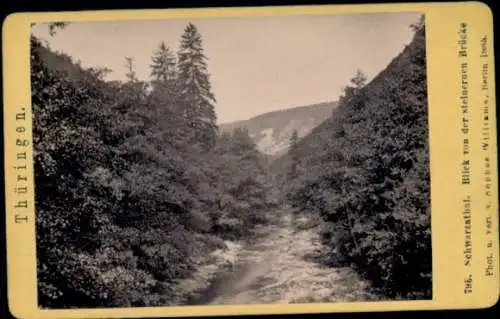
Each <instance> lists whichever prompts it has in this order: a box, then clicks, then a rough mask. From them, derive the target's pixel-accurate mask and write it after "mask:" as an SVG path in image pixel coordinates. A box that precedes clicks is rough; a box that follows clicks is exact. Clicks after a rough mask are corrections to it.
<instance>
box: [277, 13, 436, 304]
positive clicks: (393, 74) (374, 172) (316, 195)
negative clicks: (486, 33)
mask: <svg viewBox="0 0 500 319" xmlns="http://www.w3.org/2000/svg"><path fill="white" fill-rule="evenodd" d="M411 27H412V28H413V29H414V31H415V35H414V38H413V41H412V42H411V43H410V44H409V45H408V46H407V47H406V48H405V49H404V51H403V52H402V53H401V54H400V55H399V56H398V57H396V58H395V59H394V60H393V61H392V62H391V63H390V65H389V66H388V67H387V68H386V69H385V70H384V71H382V72H381V73H380V74H379V75H378V76H377V77H376V78H375V79H373V81H371V82H370V83H369V84H366V85H365V81H366V77H364V76H363V75H362V73H357V75H356V76H355V77H354V78H353V80H352V81H351V85H350V86H348V87H347V88H346V89H345V90H344V95H343V96H342V98H341V99H340V102H339V106H338V107H337V108H336V109H334V111H333V116H332V117H331V118H329V119H328V120H327V121H326V122H324V123H323V124H322V125H320V126H319V127H317V128H315V129H314V130H313V132H312V133H311V134H310V135H309V136H306V137H305V138H303V139H302V140H301V141H299V142H294V143H292V145H293V147H292V148H291V149H290V152H289V155H288V163H289V168H288V170H289V171H290V173H289V174H288V176H291V178H289V179H287V181H286V183H285V184H286V187H287V188H286V192H285V193H286V198H287V199H288V200H289V202H290V203H291V204H292V205H293V206H294V207H295V208H296V210H298V211H301V212H305V213H311V214H317V215H319V216H321V217H322V220H323V222H324V223H323V225H322V237H323V240H324V242H325V244H326V245H327V246H329V247H330V248H331V250H330V253H329V254H328V256H327V258H328V259H329V260H330V262H331V263H336V264H339V263H340V264H347V265H354V266H355V267H356V268H357V269H358V270H359V271H360V272H361V273H362V274H364V275H365V276H366V277H367V278H368V279H370V280H371V281H372V282H373V283H374V285H375V286H376V287H377V288H378V289H379V291H380V292H381V293H382V294H384V295H386V296H388V297H389V298H403V299H422V298H431V296H432V283H431V280H432V258H431V229H430V197H429V196H430V195H429V187H430V180H429V148H428V124H427V87H426V86H427V80H426V47H425V29H424V22H423V19H421V20H420V22H419V23H417V24H415V25H412V26H411ZM297 168H301V169H300V171H299V172H297Z"/></svg>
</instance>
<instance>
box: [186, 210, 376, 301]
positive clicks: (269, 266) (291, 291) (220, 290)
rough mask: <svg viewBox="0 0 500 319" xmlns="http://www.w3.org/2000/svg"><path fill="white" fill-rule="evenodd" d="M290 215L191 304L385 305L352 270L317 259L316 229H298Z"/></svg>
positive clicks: (263, 233)
mask: <svg viewBox="0 0 500 319" xmlns="http://www.w3.org/2000/svg"><path fill="white" fill-rule="evenodd" d="M292 220H293V218H292V217H291V216H290V215H283V216H282V217H280V218H279V219H278V221H277V222H275V223H271V224H269V225H266V226H263V227H261V228H259V229H258V230H257V232H258V233H257V238H258V240H257V241H255V242H254V243H251V244H248V245H246V246H244V247H243V249H242V250H241V251H240V252H239V254H238V256H237V259H236V262H235V264H234V265H233V266H232V267H226V268H223V269H221V270H220V271H219V272H218V273H216V274H215V276H214V278H213V279H212V280H211V283H210V285H209V286H208V287H207V288H206V289H204V290H203V291H201V292H200V293H198V294H197V295H196V296H195V297H192V298H191V299H190V300H189V301H188V304H189V305H204V304H205V305H206V304H213V305H217V304H269V303H309V302H336V301H368V300H379V298H378V297H377V296H376V295H374V294H372V293H371V292H370V291H369V290H370V289H369V288H370V286H369V284H368V283H367V282H365V281H363V280H362V279H361V278H360V277H359V276H358V275H357V274H356V273H355V272H354V271H353V270H351V269H350V268H330V267H326V266H324V265H321V264H319V263H317V262H315V261H314V260H312V258H308V256H310V255H311V253H314V252H318V251H320V250H321V249H322V247H321V244H320V242H319V238H318V235H317V234H318V232H317V230H315V229H311V228H306V229H297V227H295V226H294V223H293V221H292Z"/></svg>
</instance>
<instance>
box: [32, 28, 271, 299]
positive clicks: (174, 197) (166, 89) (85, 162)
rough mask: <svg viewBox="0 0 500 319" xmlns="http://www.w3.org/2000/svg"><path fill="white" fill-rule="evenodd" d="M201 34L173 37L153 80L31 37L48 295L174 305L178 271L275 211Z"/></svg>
mask: <svg viewBox="0 0 500 319" xmlns="http://www.w3.org/2000/svg"><path fill="white" fill-rule="evenodd" d="M201 44H202V43H201V35H200V34H199V33H198V31H197V30H196V27H195V26H194V25H192V24H190V25H189V26H188V27H187V28H186V32H185V34H184V35H183V37H182V45H181V52H180V53H179V63H180V64H176V59H175V56H174V55H173V53H172V51H171V50H170V49H168V48H167V47H166V45H165V44H164V43H160V45H159V47H158V50H157V51H156V52H154V54H153V56H152V64H151V76H152V79H151V83H145V82H141V81H139V80H138V79H137V78H136V77H135V72H134V70H133V59H132V58H127V66H128V70H127V71H128V73H127V78H128V81H126V82H124V83H121V82H106V81H104V79H103V76H104V74H105V73H106V72H107V71H106V70H99V69H83V68H82V67H81V66H79V65H78V64H74V63H73V62H72V60H71V58H70V57H68V56H66V55H64V54H61V53H54V52H52V51H51V50H50V49H48V48H47V47H45V46H43V45H42V44H41V42H40V41H39V40H38V39H36V38H34V37H32V39H31V46H32V51H31V71H32V72H31V81H32V104H33V112H34V120H33V138H34V152H35V175H36V176H35V183H36V213H37V229H36V230H37V259H38V296H39V304H40V306H42V307H50V308H68V307H99V306H100V307H102V306H154V305H167V304H169V303H170V302H171V300H173V299H172V298H173V297H174V295H175V294H178V293H180V292H179V291H176V290H174V289H173V288H172V287H173V285H174V284H175V283H176V282H177V281H178V280H179V279H182V278H185V277H187V276H189V274H190V273H191V272H192V271H193V270H194V269H195V268H196V265H198V264H200V263H202V262H203V261H204V260H206V259H207V258H208V255H209V253H210V252H211V251H213V250H214V249H216V248H220V247H222V246H223V245H224V243H223V239H224V238H225V237H230V238H242V237H244V236H245V235H247V234H248V233H249V231H250V230H251V229H252V226H253V225H255V224H256V223H258V222H262V221H264V215H263V214H262V211H263V210H264V209H265V207H266V205H267V198H266V194H267V192H268V191H267V188H266V187H267V186H266V185H267V184H266V178H267V177H266V174H265V171H264V169H263V165H262V160H263V159H262V158H261V157H260V154H259V153H258V152H257V151H256V150H255V147H254V145H253V143H252V141H251V139H250V137H249V136H248V134H247V133H246V132H245V131H244V130H238V131H237V132H235V133H234V134H224V135H220V134H219V133H218V132H217V127H216V125H215V121H216V118H215V113H214V112H213V103H214V102H215V98H214V97H213V94H212V93H211V92H210V84H209V76H208V73H207V66H206V64H205V62H204V60H205V57H204V55H203V53H202V45H201Z"/></svg>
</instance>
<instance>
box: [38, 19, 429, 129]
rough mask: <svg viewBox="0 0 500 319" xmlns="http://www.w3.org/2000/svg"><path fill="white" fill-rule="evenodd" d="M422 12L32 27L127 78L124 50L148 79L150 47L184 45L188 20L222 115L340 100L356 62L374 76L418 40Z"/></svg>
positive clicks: (89, 63)
mask: <svg viewBox="0 0 500 319" xmlns="http://www.w3.org/2000/svg"><path fill="white" fill-rule="evenodd" d="M419 16H420V13H400V12H398V13H370V14H350V15H320V16H317V15H294V16H276V17H238V18H204V19H191V20H185V19H169V20H166V19H164V20H145V21H130V22H128V21H116V22H115V21H110V22H74V23H72V24H70V25H68V26H67V28H66V29H64V30H62V31H58V32H57V34H56V35H55V36H53V37H51V36H49V34H48V28H47V25H43V24H37V25H35V26H34V27H33V30H32V31H33V34H35V35H36V36H38V37H40V38H43V39H45V40H47V42H48V43H49V44H50V47H51V48H52V49H54V50H58V51H62V52H65V53H67V54H69V55H71V56H72V57H73V58H74V59H75V61H80V62H81V64H82V66H84V67H107V68H109V69H111V70H112V71H113V72H112V73H111V74H110V75H109V76H108V79H109V80H124V79H125V73H126V69H125V57H126V56H130V57H133V58H134V60H135V65H136V73H137V76H138V77H139V78H140V79H142V80H148V79H149V73H150V69H149V64H150V62H151V55H152V53H153V52H154V51H155V49H156V48H157V47H158V45H159V43H160V42H161V41H165V43H166V44H167V45H168V46H170V47H171V48H172V49H174V50H177V49H178V47H179V40H180V37H181V35H182V33H183V30H184V28H185V26H186V25H187V24H188V23H189V22H192V23H193V24H195V25H196V27H197V28H198V30H199V32H200V33H201V36H202V40H203V48H204V50H205V54H206V55H207V57H208V58H209V60H208V61H207V63H208V71H209V73H210V79H211V83H212V90H213V93H214V95H215V97H216V99H217V104H216V106H215V111H216V113H217V116H218V122H219V123H228V122H232V121H237V120H245V119H249V118H251V117H254V116H256V115H259V114H263V113H266V112H271V111H274V110H279V109H287V108H292V107H296V106H302V105H309V104H315V103H319V102H324V101H332V100H336V99H337V98H338V96H339V95H340V94H341V92H342V88H343V87H344V86H345V85H346V84H347V83H348V82H349V79H350V78H351V77H352V76H353V74H354V73H355V71H356V69H360V70H362V71H363V72H364V73H365V74H366V75H367V76H368V80H371V79H372V78H373V77H374V76H375V75H377V74H378V73H379V72H380V71H382V70H383V69H384V68H385V67H386V66H387V65H388V64H389V63H390V61H391V60H392V59H393V58H394V57H395V56H396V55H397V54H398V53H400V52H401V51H402V50H403V48H404V46H405V45H406V44H408V43H409V42H410V41H411V38H412V36H413V33H412V31H411V29H410V27H409V26H410V25H411V24H412V23H414V22H416V21H417V20H418V18H419Z"/></svg>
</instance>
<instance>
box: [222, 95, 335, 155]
mask: <svg viewBox="0 0 500 319" xmlns="http://www.w3.org/2000/svg"><path fill="white" fill-rule="evenodd" d="M335 106H336V103H335V102H325V103H318V104H313V105H307V106H299V107H293V108H289V109H285V110H279V111H273V112H268V113H264V114H260V115H258V116H255V117H253V118H251V119H248V120H245V121H237V122H232V123H225V124H221V130H223V131H225V132H232V131H233V130H234V129H236V128H241V127H244V128H246V129H247V130H248V133H249V134H250V137H252V140H253V141H254V143H255V144H256V145H257V149H258V150H259V151H260V152H262V153H264V154H266V155H268V156H269V158H270V159H271V160H272V159H276V158H278V157H280V156H282V155H283V154H286V152H287V150H288V147H289V146H290V138H291V136H292V134H293V132H294V131H297V133H298V135H299V136H300V137H303V136H305V135H307V134H309V133H310V132H311V130H312V129H313V128H314V127H316V126H318V125H319V124H320V123H321V122H323V121H324V120H325V119H327V118H328V117H330V115H332V110H333V109H334V108H335Z"/></svg>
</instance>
